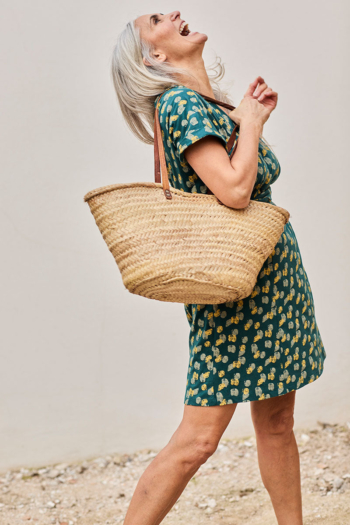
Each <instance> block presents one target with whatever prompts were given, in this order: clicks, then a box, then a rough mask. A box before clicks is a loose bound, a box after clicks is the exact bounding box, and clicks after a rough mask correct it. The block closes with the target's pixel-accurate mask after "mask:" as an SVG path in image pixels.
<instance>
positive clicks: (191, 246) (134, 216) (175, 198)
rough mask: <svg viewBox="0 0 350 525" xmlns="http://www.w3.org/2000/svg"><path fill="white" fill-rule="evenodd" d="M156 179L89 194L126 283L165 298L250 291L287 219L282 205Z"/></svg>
mask: <svg viewBox="0 0 350 525" xmlns="http://www.w3.org/2000/svg"><path fill="white" fill-rule="evenodd" d="M170 191H171V194H172V198H171V199H166V198H165V197H164V188H163V186H162V184H161V183H157V182H148V183H147V182H146V183H143V182H135V183H130V184H113V185H110V186H105V187H103V188H98V189H96V190H93V191H90V192H89V193H87V194H86V195H85V197H84V200H85V201H86V202H88V204H89V206H90V210H91V213H92V214H93V216H94V218H95V221H96V224H97V226H98V228H99V230H100V232H101V234H102V236H103V238H104V240H105V241H106V244H107V246H108V248H109V250H110V252H111V253H112V255H113V257H114V259H115V261H116V263H117V265H118V267H119V270H120V273H121V276H122V279H123V283H124V286H125V287H126V289H127V290H128V291H129V292H131V293H133V294H137V295H141V296H143V297H147V298H149V299H156V300H159V301H167V302H175V303H191V304H193V303H195V304H220V303H223V302H226V301H238V300H240V299H243V298H244V297H247V296H248V295H250V294H251V292H252V290H253V288H254V285H255V283H256V280H257V276H258V273H259V271H260V269H261V267H262V265H263V264H264V262H265V260H266V259H267V257H268V256H269V255H270V254H271V252H272V251H273V249H274V247H275V245H276V243H277V242H278V240H279V238H280V236H281V235H282V232H283V229H284V225H285V224H286V223H287V222H288V220H289V212H288V211H287V210H285V209H284V208H280V207H279V206H275V205H273V204H269V203H266V202H259V201H254V200H251V201H250V204H249V205H248V206H247V207H246V208H244V209H233V208H229V207H227V206H224V205H222V204H220V203H219V202H218V200H217V198H216V197H215V196H214V195H206V194H198V193H186V192H182V191H180V190H177V189H175V188H173V187H170Z"/></svg>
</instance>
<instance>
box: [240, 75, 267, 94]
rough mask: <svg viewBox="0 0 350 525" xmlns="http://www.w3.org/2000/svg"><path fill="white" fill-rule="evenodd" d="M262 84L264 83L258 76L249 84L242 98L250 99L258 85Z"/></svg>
mask: <svg viewBox="0 0 350 525" xmlns="http://www.w3.org/2000/svg"><path fill="white" fill-rule="evenodd" d="M264 82H265V81H264V79H263V77H260V76H259V77H256V79H255V80H254V81H253V82H252V83H251V84H249V87H248V89H247V91H246V93H245V95H244V96H245V97H252V96H253V93H254V91H255V90H256V88H257V86H258V84H262V83H264ZM265 87H266V86H265Z"/></svg>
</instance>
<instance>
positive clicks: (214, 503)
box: [207, 498, 216, 509]
mask: <svg viewBox="0 0 350 525" xmlns="http://www.w3.org/2000/svg"><path fill="white" fill-rule="evenodd" d="M207 504H208V507H211V508H212V509H213V508H214V507H216V501H215V499H214V498H210V499H209V500H208V501H207Z"/></svg>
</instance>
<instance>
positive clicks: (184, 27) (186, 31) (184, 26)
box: [179, 22, 191, 36]
mask: <svg viewBox="0 0 350 525" xmlns="http://www.w3.org/2000/svg"><path fill="white" fill-rule="evenodd" d="M179 33H180V35H181V36H188V35H189V34H190V33H191V31H190V29H189V27H188V24H187V23H186V22H182V24H181V26H180V29H179Z"/></svg>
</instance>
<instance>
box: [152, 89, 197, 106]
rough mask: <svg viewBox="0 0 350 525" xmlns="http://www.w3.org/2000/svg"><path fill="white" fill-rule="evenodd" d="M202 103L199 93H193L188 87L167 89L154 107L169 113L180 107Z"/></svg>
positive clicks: (157, 99)
mask: <svg viewBox="0 0 350 525" xmlns="http://www.w3.org/2000/svg"><path fill="white" fill-rule="evenodd" d="M201 101H202V97H201V96H200V95H199V93H197V92H195V91H192V90H191V89H190V88H188V87H186V86H176V87H171V88H169V89H167V90H166V91H164V92H163V93H162V94H161V95H160V96H158V97H157V98H156V100H155V102H154V105H155V106H156V107H158V110H159V111H162V110H163V111H164V110H165V109H167V110H168V112H169V111H171V110H172V109H173V108H176V107H178V106H181V105H185V104H188V103H191V104H193V103H201Z"/></svg>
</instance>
